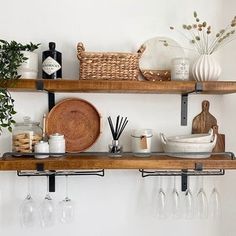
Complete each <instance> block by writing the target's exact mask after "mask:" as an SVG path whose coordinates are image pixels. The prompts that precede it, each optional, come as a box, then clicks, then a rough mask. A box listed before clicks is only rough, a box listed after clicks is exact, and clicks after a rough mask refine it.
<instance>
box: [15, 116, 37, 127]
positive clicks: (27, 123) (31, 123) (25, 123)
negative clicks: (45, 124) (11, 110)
mask: <svg viewBox="0 0 236 236" xmlns="http://www.w3.org/2000/svg"><path fill="white" fill-rule="evenodd" d="M23 120H24V121H23V122H17V123H15V126H39V124H40V122H34V121H31V118H30V117H29V116H24V117H23Z"/></svg>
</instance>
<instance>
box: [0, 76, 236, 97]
mask: <svg viewBox="0 0 236 236" xmlns="http://www.w3.org/2000/svg"><path fill="white" fill-rule="evenodd" d="M40 80H41V81H43V84H44V89H45V90H47V91H50V92H102V93H157V94H161V93H173V94H181V93H190V92H193V91H195V86H196V84H197V82H195V81H156V82H151V81H121V80H120V81H119V80H115V81H109V80H105V81H104V80H99V81H98V80H89V81H82V80H77V79H57V80H50V79H40ZM198 83H201V85H202V92H201V93H207V94H227V93H236V81H209V82H198ZM0 85H1V80H0ZM1 87H7V88H9V89H10V90H11V91H37V87H36V80H35V79H19V80H18V81H17V83H15V84H12V83H7V84H5V82H4V85H1Z"/></svg>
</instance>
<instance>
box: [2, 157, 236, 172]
mask: <svg viewBox="0 0 236 236" xmlns="http://www.w3.org/2000/svg"><path fill="white" fill-rule="evenodd" d="M37 163H43V164H44V168H45V170H76V169H77V170H79V169H194V168H195V164H196V163H202V164H203V168H204V169H236V160H232V159H231V158H230V157H228V156H224V155H220V156H218V155H217V156H214V155H213V156H211V157H210V158H206V159H184V158H175V157H168V156H165V155H161V156H155V154H153V155H152V156H151V157H148V158H138V157H134V156H132V155H130V154H124V155H123V156H122V157H120V158H110V157H108V156H107V154H104V153H101V154H99V153H82V154H80V155H79V156H73V155H72V156H70V154H68V156H67V157H58V158H55V157H51V158H47V159H43V160H39V159H35V158H30V157H7V158H5V159H4V160H3V159H1V160H0V170H1V171H3V170H35V169H36V164H37Z"/></svg>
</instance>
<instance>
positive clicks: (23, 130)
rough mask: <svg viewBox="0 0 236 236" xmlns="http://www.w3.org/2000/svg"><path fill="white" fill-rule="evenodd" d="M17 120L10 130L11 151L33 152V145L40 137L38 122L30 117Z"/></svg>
mask: <svg viewBox="0 0 236 236" xmlns="http://www.w3.org/2000/svg"><path fill="white" fill-rule="evenodd" d="M23 119H24V121H23V122H17V123H16V124H15V127H14V129H13V131H12V151H13V152H28V153H29V152H34V145H35V144H36V143H38V142H39V141H40V140H41V139H42V129H41V127H40V126H39V122H33V121H31V119H30V117H28V116H26V117H24V118H23Z"/></svg>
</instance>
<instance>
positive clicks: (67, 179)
mask: <svg viewBox="0 0 236 236" xmlns="http://www.w3.org/2000/svg"><path fill="white" fill-rule="evenodd" d="M66 199H68V175H66Z"/></svg>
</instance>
